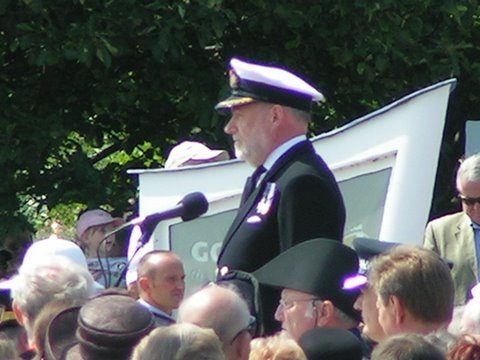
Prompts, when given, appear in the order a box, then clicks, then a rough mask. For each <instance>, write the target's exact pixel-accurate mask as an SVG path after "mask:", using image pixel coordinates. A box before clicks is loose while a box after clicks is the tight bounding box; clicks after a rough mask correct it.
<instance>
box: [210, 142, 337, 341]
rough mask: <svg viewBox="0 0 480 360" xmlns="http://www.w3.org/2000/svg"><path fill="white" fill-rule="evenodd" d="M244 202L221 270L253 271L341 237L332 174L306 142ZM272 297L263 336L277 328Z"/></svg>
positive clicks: (222, 252) (266, 306) (285, 156)
mask: <svg viewBox="0 0 480 360" xmlns="http://www.w3.org/2000/svg"><path fill="white" fill-rule="evenodd" d="M242 201H243V202H242V203H241V205H240V207H239V209H238V213H237V215H236V217H235V219H234V221H233V223H232V225H231V226H230V229H229V230H228V232H227V234H226V237H225V240H224V242H223V244H222V247H221V249H220V252H219V257H218V261H217V265H218V268H219V269H222V268H223V267H225V266H226V267H228V269H230V270H242V271H246V272H253V271H255V270H257V269H258V268H260V267H261V266H262V265H264V264H265V263H267V262H268V261H269V260H271V259H272V258H274V257H275V256H277V255H278V254H279V253H280V252H283V251H285V250H286V249H288V248H290V247H291V246H293V245H295V244H298V243H300V242H302V241H305V240H310V239H313V238H318V237H325V238H330V239H335V240H339V241H341V240H342V238H343V230H344V225H345V206H344V203H343V198H342V196H341V194H340V190H339V188H338V185H337V182H336V180H335V178H334V176H333V174H332V172H331V171H330V169H329V168H328V167H327V165H326V164H325V162H324V161H323V160H322V158H321V157H320V156H318V155H317V154H316V153H315V149H314V148H313V146H312V144H311V143H310V141H308V140H306V139H305V140H304V141H301V142H299V143H297V144H295V145H293V146H292V147H291V148H290V149H288V150H287V151H286V152H285V153H284V154H283V155H281V156H280V158H279V159H277V160H276V161H275V163H274V164H273V165H272V167H271V168H270V169H269V170H268V171H267V172H266V174H265V175H264V177H263V178H262V179H261V180H260V183H259V184H258V185H257V187H256V189H255V190H254V191H253V192H252V193H251V195H250V196H248V197H247V198H246V199H242ZM294 266H295V264H292V268H293V267H294ZM265 291H267V292H269V290H265V289H262V293H265ZM270 295H271V296H268V295H265V296H264V294H262V302H263V305H264V309H263V311H264V319H265V320H266V322H267V323H268V322H269V323H270V325H269V324H265V327H266V330H267V332H269V328H270V330H275V329H273V328H272V326H273V327H274V328H276V327H277V326H276V323H275V321H274V320H273V314H274V312H275V308H276V306H277V303H278V292H277V295H275V296H274V295H272V294H270ZM272 296H273V298H275V299H273V298H272V299H270V300H269V301H268V300H265V299H264V298H265V297H272ZM264 300H265V301H264ZM268 302H270V304H267V303H268Z"/></svg>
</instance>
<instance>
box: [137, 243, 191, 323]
mask: <svg viewBox="0 0 480 360" xmlns="http://www.w3.org/2000/svg"><path fill="white" fill-rule="evenodd" d="M137 274H138V275H137V284H138V290H139V296H140V298H141V299H143V300H144V301H146V302H147V303H149V304H150V305H153V306H155V307H156V308H159V309H160V310H162V311H164V312H166V313H167V314H171V313H172V311H173V310H174V309H176V308H178V306H179V305H180V302H181V301H182V299H183V294H184V291H185V272H184V270H183V264H182V261H181V260H180V258H179V257H178V256H177V255H175V254H174V253H172V252H170V251H163V250H154V251H151V252H149V253H147V254H145V256H144V257H143V258H142V259H140V261H139V263H138V268H137Z"/></svg>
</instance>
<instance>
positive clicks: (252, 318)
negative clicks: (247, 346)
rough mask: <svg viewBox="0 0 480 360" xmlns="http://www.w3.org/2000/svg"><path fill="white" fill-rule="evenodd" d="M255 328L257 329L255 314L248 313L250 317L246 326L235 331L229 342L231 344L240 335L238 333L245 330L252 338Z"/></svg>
mask: <svg viewBox="0 0 480 360" xmlns="http://www.w3.org/2000/svg"><path fill="white" fill-rule="evenodd" d="M256 330H257V319H255V316H252V315H250V319H249V321H248V324H247V326H246V327H244V328H243V329H241V330H240V331H239V332H237V333H236V334H235V336H234V337H233V339H232V341H231V342H230V343H231V344H233V342H234V341H235V340H236V339H237V338H238V337H239V336H240V334H241V333H243V332H245V331H246V332H248V333H249V334H250V335H251V336H252V338H253V336H254V335H255V332H256Z"/></svg>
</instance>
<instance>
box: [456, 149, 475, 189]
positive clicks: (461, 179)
mask: <svg viewBox="0 0 480 360" xmlns="http://www.w3.org/2000/svg"><path fill="white" fill-rule="evenodd" d="M472 181H475V182H476V181H480V153H477V154H475V155H472V156H469V157H468V158H466V159H465V160H463V161H462V163H461V164H460V167H459V168H458V172H457V186H458V184H459V183H465V182H472Z"/></svg>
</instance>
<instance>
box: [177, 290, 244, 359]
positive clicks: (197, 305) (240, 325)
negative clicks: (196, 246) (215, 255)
mask: <svg viewBox="0 0 480 360" xmlns="http://www.w3.org/2000/svg"><path fill="white" fill-rule="evenodd" d="M178 321H179V322H184V323H192V324H196V325H198V326H201V327H205V328H210V329H213V331H215V333H216V334H217V336H218V337H219V339H220V341H222V343H223V344H224V351H225V353H226V355H227V358H228V359H243V358H244V356H246V358H248V353H249V352H250V340H251V336H250V335H249V334H248V332H247V331H246V330H247V328H248V325H249V323H250V313H249V310H248V306H247V304H246V302H245V301H244V300H243V299H242V298H241V297H240V295H238V294H237V293H236V292H235V291H233V290H231V289H229V288H225V287H222V286H218V285H214V284H211V285H209V286H206V287H205V288H203V289H201V290H199V291H198V292H196V293H194V294H193V295H191V296H190V297H189V298H187V299H185V301H184V302H183V303H182V305H181V306H180V309H179V312H178Z"/></svg>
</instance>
